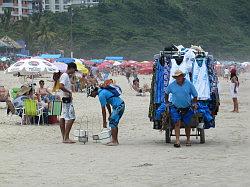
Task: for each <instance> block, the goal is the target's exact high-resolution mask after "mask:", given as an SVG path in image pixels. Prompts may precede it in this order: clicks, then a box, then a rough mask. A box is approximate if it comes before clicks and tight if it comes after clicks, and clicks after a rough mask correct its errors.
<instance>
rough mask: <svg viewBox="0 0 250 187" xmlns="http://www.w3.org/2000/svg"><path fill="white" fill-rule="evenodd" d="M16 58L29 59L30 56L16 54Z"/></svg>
mask: <svg viewBox="0 0 250 187" xmlns="http://www.w3.org/2000/svg"><path fill="white" fill-rule="evenodd" d="M16 56H17V57H27V58H28V57H30V56H28V55H24V54H16Z"/></svg>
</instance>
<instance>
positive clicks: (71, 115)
mask: <svg viewBox="0 0 250 187" xmlns="http://www.w3.org/2000/svg"><path fill="white" fill-rule="evenodd" d="M61 118H62V119H65V120H66V121H69V120H74V119H76V115H75V109H74V106H73V103H63V104H62V115H61Z"/></svg>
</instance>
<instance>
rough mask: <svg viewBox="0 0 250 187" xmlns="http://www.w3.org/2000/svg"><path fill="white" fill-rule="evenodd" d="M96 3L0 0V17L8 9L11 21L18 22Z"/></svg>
mask: <svg viewBox="0 0 250 187" xmlns="http://www.w3.org/2000/svg"><path fill="white" fill-rule="evenodd" d="M98 3H99V1H98V0H0V15H1V14H4V9H10V10H11V16H12V19H14V20H19V19H21V18H22V17H27V16H29V15H31V14H33V13H35V12H43V11H51V12H54V13H55V12H66V11H68V9H69V7H70V6H71V5H72V6H78V5H82V6H89V7H91V6H95V5H98Z"/></svg>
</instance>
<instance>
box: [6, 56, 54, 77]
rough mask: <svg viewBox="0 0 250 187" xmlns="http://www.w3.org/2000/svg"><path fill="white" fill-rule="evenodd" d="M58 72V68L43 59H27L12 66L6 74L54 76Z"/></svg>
mask: <svg viewBox="0 0 250 187" xmlns="http://www.w3.org/2000/svg"><path fill="white" fill-rule="evenodd" d="M55 72H58V68H57V67H56V66H55V65H53V64H52V63H50V62H48V61H46V60H43V59H34V58H31V59H25V60H20V61H17V62H16V63H14V64H12V65H11V66H10V67H9V68H8V69H7V70H5V73H7V74H16V73H20V74H21V75H35V74H53V73H55Z"/></svg>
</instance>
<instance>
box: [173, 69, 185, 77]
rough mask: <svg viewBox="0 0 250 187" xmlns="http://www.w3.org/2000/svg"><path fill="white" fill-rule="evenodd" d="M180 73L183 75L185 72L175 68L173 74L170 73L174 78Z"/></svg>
mask: <svg viewBox="0 0 250 187" xmlns="http://www.w3.org/2000/svg"><path fill="white" fill-rule="evenodd" d="M180 75H183V76H184V77H185V75H186V74H185V73H183V72H182V71H181V70H176V71H175V72H174V75H172V77H173V78H174V79H175V78H177V77H179V76H180Z"/></svg>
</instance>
